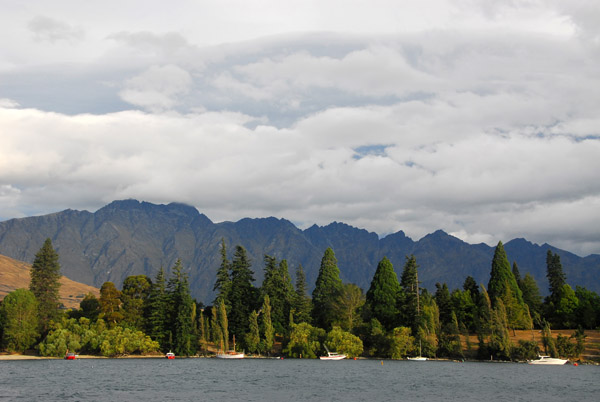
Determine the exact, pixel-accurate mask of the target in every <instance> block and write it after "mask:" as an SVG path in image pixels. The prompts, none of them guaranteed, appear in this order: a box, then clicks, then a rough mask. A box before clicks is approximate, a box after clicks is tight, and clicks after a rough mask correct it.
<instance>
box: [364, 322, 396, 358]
mask: <svg viewBox="0 0 600 402" xmlns="http://www.w3.org/2000/svg"><path fill="white" fill-rule="evenodd" d="M363 340H364V348H365V350H366V352H367V355H369V356H377V357H389V356H390V338H389V337H388V336H387V332H386V330H385V327H384V326H383V325H382V324H381V323H380V322H379V321H378V320H377V319H376V318H373V319H371V321H370V322H369V323H368V324H367V325H365V326H364V333H363Z"/></svg>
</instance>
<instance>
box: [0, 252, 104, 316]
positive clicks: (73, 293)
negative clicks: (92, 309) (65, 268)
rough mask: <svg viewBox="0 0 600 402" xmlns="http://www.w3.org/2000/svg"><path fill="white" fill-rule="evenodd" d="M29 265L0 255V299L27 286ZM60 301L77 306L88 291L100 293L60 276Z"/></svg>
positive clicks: (70, 305)
mask: <svg viewBox="0 0 600 402" xmlns="http://www.w3.org/2000/svg"><path fill="white" fill-rule="evenodd" d="M30 270H31V265H30V264H27V263H24V262H21V261H17V260H13V259H12V258H8V257H6V256H3V255H0V300H2V299H4V296H6V295H7V294H8V293H10V292H12V291H13V290H15V289H19V288H25V289H28V288H29V281H30V278H31V277H30V273H29V271H30ZM60 285H61V286H60V302H61V303H62V304H64V305H65V307H67V308H79V303H80V302H81V300H82V299H83V297H84V296H85V295H86V294H88V293H90V292H91V293H93V294H94V295H95V296H96V297H98V296H99V295H100V291H99V289H98V288H95V287H93V286H89V285H85V284H83V283H79V282H75V281H72V280H70V279H69V278H67V277H66V276H64V275H63V276H62V277H61V278H60Z"/></svg>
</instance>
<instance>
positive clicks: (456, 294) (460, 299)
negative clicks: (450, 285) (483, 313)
mask: <svg viewBox="0 0 600 402" xmlns="http://www.w3.org/2000/svg"><path fill="white" fill-rule="evenodd" d="M450 299H451V302H452V309H453V311H454V312H455V314H456V319H457V320H458V323H459V324H462V325H463V326H464V327H465V328H466V329H468V330H470V331H475V317H476V315H477V305H476V304H475V302H474V301H473V298H472V297H471V292H470V291H467V290H465V291H461V290H459V289H455V290H453V291H452V293H451V294H450Z"/></svg>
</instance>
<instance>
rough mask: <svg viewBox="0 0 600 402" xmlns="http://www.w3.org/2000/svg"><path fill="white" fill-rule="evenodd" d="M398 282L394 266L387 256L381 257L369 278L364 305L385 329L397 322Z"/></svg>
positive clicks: (389, 328)
mask: <svg viewBox="0 0 600 402" xmlns="http://www.w3.org/2000/svg"><path fill="white" fill-rule="evenodd" d="M399 295H400V283H398V277H397V276H396V272H394V267H393V265H392V263H391V262H390V260H388V258H387V257H383V259H382V260H381V261H379V264H377V269H376V270H375V274H374V275H373V279H372V280H371V286H370V287H369V290H368V291H367V296H366V305H367V308H368V311H369V312H370V314H371V316H372V318H375V319H377V320H378V321H379V322H380V323H381V324H382V325H383V326H384V328H385V329H386V330H388V331H390V330H392V329H393V328H394V327H396V326H397V324H398V313H399V311H398V305H397V301H398V297H399Z"/></svg>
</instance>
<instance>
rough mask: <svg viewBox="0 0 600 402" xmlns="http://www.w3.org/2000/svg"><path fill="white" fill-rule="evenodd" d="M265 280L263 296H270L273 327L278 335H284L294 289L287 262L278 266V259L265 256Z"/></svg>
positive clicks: (283, 261) (282, 262) (284, 261)
mask: <svg viewBox="0 0 600 402" xmlns="http://www.w3.org/2000/svg"><path fill="white" fill-rule="evenodd" d="M264 261H265V278H264V280H263V285H262V289H261V290H262V293H263V295H269V299H270V301H271V312H272V319H273V326H274V327H275V331H276V332H277V333H281V334H282V333H284V332H286V330H287V328H288V320H289V316H290V309H291V305H292V300H293V298H294V287H293V285H292V281H291V279H290V275H289V272H288V266H287V261H286V260H282V261H281V262H280V263H279V264H277V259H276V258H275V257H271V256H269V255H265V258H264Z"/></svg>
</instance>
